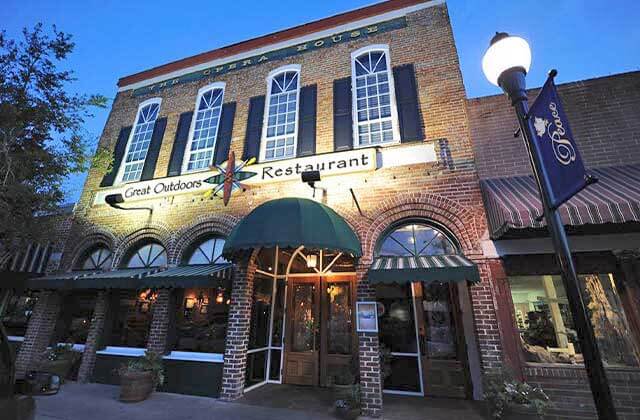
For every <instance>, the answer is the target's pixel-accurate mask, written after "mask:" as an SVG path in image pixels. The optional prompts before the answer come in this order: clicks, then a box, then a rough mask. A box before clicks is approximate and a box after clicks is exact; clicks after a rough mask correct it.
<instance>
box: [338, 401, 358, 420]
mask: <svg viewBox="0 0 640 420" xmlns="http://www.w3.org/2000/svg"><path fill="white" fill-rule="evenodd" d="M334 407H335V413H336V417H338V418H339V419H344V420H355V419H357V418H358V416H359V415H360V402H359V401H356V400H353V399H340V400H336V402H335V404H334Z"/></svg>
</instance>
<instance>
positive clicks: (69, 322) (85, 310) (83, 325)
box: [51, 291, 97, 345]
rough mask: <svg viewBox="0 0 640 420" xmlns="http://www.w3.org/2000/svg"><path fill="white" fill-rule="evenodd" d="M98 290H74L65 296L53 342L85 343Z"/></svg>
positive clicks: (53, 343)
mask: <svg viewBox="0 0 640 420" xmlns="http://www.w3.org/2000/svg"><path fill="white" fill-rule="evenodd" d="M96 298H97V294H96V292H87V291H83V292H73V293H72V294H70V295H68V296H66V297H65V298H64V301H63V304H62V308H61V311H60V314H59V316H58V321H57V322H56V326H55V331H54V334H53V337H52V338H51V344H52V345H55V344H57V343H74V344H83V343H84V342H85V341H86V340H87V334H88V333H89V327H90V325H91V318H92V317H93V310H94V308H95V306H96Z"/></svg>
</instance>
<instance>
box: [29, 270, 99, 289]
mask: <svg viewBox="0 0 640 420" xmlns="http://www.w3.org/2000/svg"><path fill="white" fill-rule="evenodd" d="M94 273H95V271H91V270H78V271H66V272H58V273H51V274H48V275H46V276H42V277H32V278H30V279H28V280H27V281H26V282H25V286H26V288H27V289H29V290H54V289H63V290H70V289H73V288H74V283H75V281H76V280H77V279H79V278H82V277H86V276H90V275H92V274H94Z"/></svg>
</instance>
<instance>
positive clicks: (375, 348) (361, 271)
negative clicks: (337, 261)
mask: <svg viewBox="0 0 640 420" xmlns="http://www.w3.org/2000/svg"><path fill="white" fill-rule="evenodd" d="M368 267H369V265H368V264H367V265H365V264H358V266H357V267H356V281H357V300H358V301H375V300H376V292H375V289H374V288H373V287H372V286H371V285H370V284H369V281H368V280H367V269H368ZM358 359H359V362H360V402H361V406H362V414H363V415H364V416H369V417H382V371H381V369H380V342H379V339H378V333H372V332H359V333H358Z"/></svg>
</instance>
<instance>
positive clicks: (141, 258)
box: [125, 244, 167, 268]
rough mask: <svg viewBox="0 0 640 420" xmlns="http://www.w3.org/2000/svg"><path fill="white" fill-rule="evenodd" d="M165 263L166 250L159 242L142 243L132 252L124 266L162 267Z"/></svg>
mask: <svg viewBox="0 0 640 420" xmlns="http://www.w3.org/2000/svg"><path fill="white" fill-rule="evenodd" d="M166 265H167V252H166V251H165V249H164V247H163V246H162V245H159V244H147V245H143V246H142V247H140V248H139V249H137V250H136V251H134V252H133V254H132V255H131V257H130V258H129V260H128V261H127V264H126V265H125V267H126V268H150V267H164V266H166Z"/></svg>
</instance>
